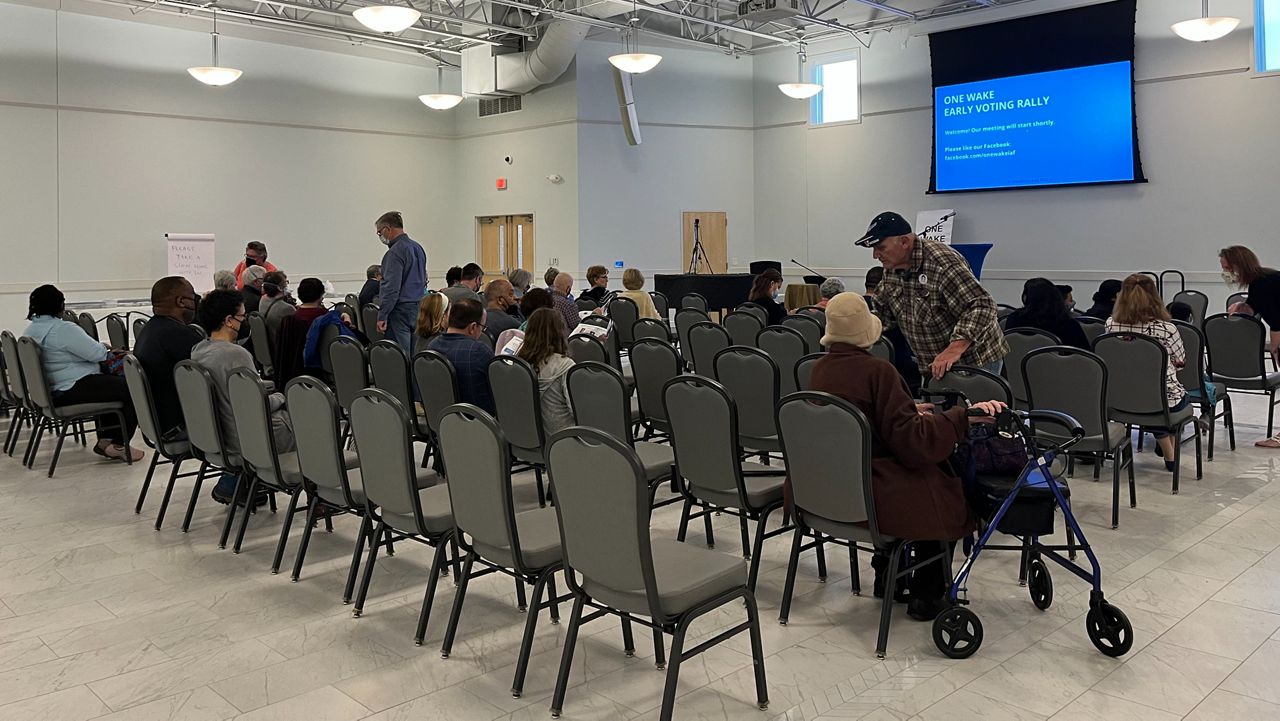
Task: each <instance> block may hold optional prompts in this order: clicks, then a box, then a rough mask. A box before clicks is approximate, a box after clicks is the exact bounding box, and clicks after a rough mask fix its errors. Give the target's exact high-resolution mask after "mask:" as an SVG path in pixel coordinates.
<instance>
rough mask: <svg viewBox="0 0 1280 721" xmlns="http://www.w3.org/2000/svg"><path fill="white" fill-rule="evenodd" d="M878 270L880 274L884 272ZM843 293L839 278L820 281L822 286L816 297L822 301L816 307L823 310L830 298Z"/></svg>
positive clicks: (842, 283) (819, 287)
mask: <svg viewBox="0 0 1280 721" xmlns="http://www.w3.org/2000/svg"><path fill="white" fill-rule="evenodd" d="M880 270H881V272H884V269H883V268H881V269H880ZM843 292H844V281H843V280H840V279H839V278H827V279H826V280H824V281H822V285H820V286H818V295H820V296H822V299H821V300H819V301H818V307H819V308H822V309H824V310H825V309H826V307H827V303H830V302H831V299H832V298H834V297H836V296H837V295H840V294H841V293H843Z"/></svg>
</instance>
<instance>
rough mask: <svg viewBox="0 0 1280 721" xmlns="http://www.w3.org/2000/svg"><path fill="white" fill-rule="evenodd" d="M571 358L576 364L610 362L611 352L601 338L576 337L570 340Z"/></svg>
mask: <svg viewBox="0 0 1280 721" xmlns="http://www.w3.org/2000/svg"><path fill="white" fill-rule="evenodd" d="M568 355H569V357H570V358H572V359H573V362H574V363H582V362H584V361H597V362H599V363H608V362H609V352H608V351H607V350H605V347H604V343H601V342H600V339H599V338H596V337H594V336H589V335H575V336H571V337H570V338H569V353H568Z"/></svg>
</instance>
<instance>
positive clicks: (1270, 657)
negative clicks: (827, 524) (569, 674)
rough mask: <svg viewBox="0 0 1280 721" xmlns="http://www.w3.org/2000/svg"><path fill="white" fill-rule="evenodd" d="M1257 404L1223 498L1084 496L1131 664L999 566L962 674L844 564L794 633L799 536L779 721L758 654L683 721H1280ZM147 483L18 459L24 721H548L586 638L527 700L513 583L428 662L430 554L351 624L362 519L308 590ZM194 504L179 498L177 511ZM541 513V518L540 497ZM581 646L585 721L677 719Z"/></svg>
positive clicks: (780, 636)
mask: <svg viewBox="0 0 1280 721" xmlns="http://www.w3.org/2000/svg"><path fill="white" fill-rule="evenodd" d="M1236 403H1237V408H1239V409H1240V410H1239V412H1238V415H1239V417H1240V420H1241V422H1240V424H1239V428H1238V430H1239V438H1240V441H1241V445H1240V447H1239V450H1238V451H1236V452H1235V453H1232V452H1230V451H1228V450H1227V449H1226V443H1225V439H1223V440H1222V442H1221V444H1220V446H1219V450H1218V456H1217V459H1216V460H1215V461H1213V462H1212V463H1206V464H1205V477H1204V479H1203V480H1201V481H1196V480H1194V478H1193V474H1192V473H1191V472H1190V468H1191V464H1190V462H1188V463H1187V468H1188V473H1187V474H1186V475H1184V480H1183V483H1182V494H1181V495H1179V496H1171V495H1170V494H1169V476H1168V474H1167V473H1165V472H1164V471H1163V470H1162V469H1159V467H1158V459H1156V458H1154V457H1153V456H1152V455H1151V453H1149V452H1148V453H1142V454H1139V455H1138V460H1137V463H1138V472H1139V499H1138V500H1139V504H1140V505H1139V507H1138V508H1137V509H1136V510H1130V509H1128V508H1127V507H1126V508H1123V509H1122V512H1121V526H1120V529H1119V530H1117V531H1112V530H1110V529H1109V528H1108V527H1107V519H1108V517H1109V508H1110V506H1109V504H1110V489H1109V484H1107V483H1105V482H1104V483H1100V484H1094V483H1092V482H1090V480H1089V479H1088V477H1087V475H1081V476H1080V477H1079V478H1078V479H1077V480H1076V481H1075V482H1073V484H1072V490H1073V493H1074V497H1075V498H1074V504H1075V508H1076V512H1077V514H1078V515H1079V517H1080V519H1081V521H1082V523H1083V524H1084V527H1085V530H1086V533H1087V534H1089V536H1090V540H1091V541H1092V542H1093V543H1094V544H1096V550H1097V552H1098V554H1099V556H1100V557H1101V559H1102V562H1103V579H1104V588H1105V590H1106V593H1107V596H1108V598H1109V599H1111V600H1112V601H1113V602H1114V603H1115V604H1117V605H1118V606H1120V607H1121V608H1122V609H1123V610H1124V611H1125V612H1126V613H1127V614H1128V616H1129V618H1130V619H1131V620H1132V621H1133V624H1134V626H1135V627H1136V629H1137V631H1136V642H1135V644H1134V648H1133V650H1132V651H1131V652H1130V653H1129V655H1128V656H1126V657H1125V658H1123V659H1110V658H1107V657H1105V656H1103V655H1101V654H1099V653H1098V652H1096V651H1095V650H1094V649H1093V647H1092V646H1091V645H1090V643H1089V641H1088V639H1087V637H1086V635H1085V631H1084V615H1085V612H1086V611H1087V609H1088V606H1087V603H1088V594H1087V587H1086V586H1085V585H1084V584H1083V583H1081V582H1079V581H1077V580H1075V579H1073V578H1071V577H1070V576H1069V574H1067V573H1066V572H1065V571H1063V570H1060V569H1059V570H1057V571H1056V572H1055V574H1054V580H1055V582H1056V599H1055V602H1054V604H1053V606H1052V607H1051V608H1050V609H1049V610H1048V611H1044V612H1041V611H1038V610H1036V609H1035V608H1034V607H1033V606H1032V604H1031V603H1030V601H1029V598H1028V596H1027V593H1026V590H1025V589H1023V588H1020V587H1019V586H1018V585H1017V581H1016V565H1015V559H1014V557H1013V555H1012V554H992V555H991V556H986V557H984V558H983V560H982V562H981V563H979V565H978V566H977V570H976V572H975V577H974V580H973V582H972V584H971V587H970V588H971V593H970V598H971V599H972V600H973V602H974V603H973V605H972V606H971V608H972V609H973V610H974V611H975V612H976V613H978V614H979V615H980V616H981V618H982V621H983V624H984V626H985V630H986V640H985V642H984V645H983V646H982V648H981V650H980V651H979V652H978V653H977V655H976V656H974V657H973V658H970V659H968V660H963V661H953V660H949V659H946V658H944V657H942V656H941V655H940V654H939V653H938V652H937V651H936V650H935V648H934V647H933V643H932V641H931V638H930V634H929V625H928V624H919V623H915V622H913V621H911V620H910V619H908V618H907V617H906V616H905V614H903V613H902V612H901V609H899V612H898V616H897V617H896V618H895V621H894V626H893V631H892V636H891V638H890V649H889V657H888V658H887V659H885V660H883V661H879V660H877V659H876V658H875V655H874V653H873V646H874V642H875V625H876V620H877V611H878V605H877V604H876V603H874V602H873V601H872V599H871V598H870V597H869V596H868V597H861V598H859V597H855V596H853V595H851V594H850V592H849V583H848V569H847V568H845V569H844V571H843V573H842V572H841V570H840V569H841V565H842V564H840V563H835V562H833V563H832V566H831V570H832V574H831V577H830V579H829V582H828V583H826V584H819V583H818V582H817V580H816V578H815V567H814V564H813V560H812V557H808V558H806V559H805V562H804V568H803V569H802V573H801V577H800V579H799V581H798V586H797V594H798V595H797V597H796V600H795V604H794V607H793V610H792V613H791V622H790V624H789V625H787V626H785V627H783V626H779V625H778V624H777V623H776V615H777V607H778V602H779V596H780V590H781V586H782V581H783V576H784V571H785V568H784V559H785V554H786V551H787V547H788V545H789V543H788V541H787V539H785V538H778V539H775V540H772V541H771V542H770V543H768V544H767V546H766V552H765V558H764V561H763V567H762V572H761V579H760V588H759V592H758V596H759V599H760V604H761V610H762V618H763V619H764V623H763V633H764V646H765V651H766V653H767V655H768V657H767V660H766V667H767V673H768V683H769V694H770V697H771V701H772V704H771V706H770V709H769V710H768V711H759V710H758V709H756V707H755V704H754V690H753V684H752V670H751V658H750V647H749V644H748V642H747V639H746V638H745V637H739V638H735V639H733V640H732V641H730V642H728V643H726V644H723V645H720V646H717V647H715V648H714V649H712V650H711V651H709V652H707V653H705V654H703V655H701V656H698V657H696V658H695V659H693V660H691V661H689V662H688V663H687V664H686V665H685V666H684V668H683V672H682V674H681V682H680V692H681V696H680V698H679V700H678V702H677V706H676V716H677V718H680V719H694V718H710V719H761V720H765V719H774V718H780V719H795V720H799V719H806V720H808V719H855V718H862V719H876V720H881V719H883V720H886V721H891V720H895V719H915V718H918V719H926V720H930V721H932V720H934V719H946V720H955V719H979V718H981V719H1044V718H1052V719H1055V721H1062V720H1064V719H1090V720H1092V719H1126V720H1127V719H1144V720H1145V719H1151V720H1162V719H1177V718H1187V719H1195V720H1196V721H1208V720H1210V719H1229V720H1230V721H1245V720H1247V719H1280V683H1277V682H1276V669H1277V668H1280V551H1278V550H1277V549H1278V548H1280V454H1277V453H1276V452H1274V451H1263V450H1259V449H1255V448H1253V447H1252V445H1251V444H1252V441H1253V440H1255V439H1256V438H1258V437H1259V436H1260V435H1261V430H1260V428H1259V427H1258V425H1257V424H1258V423H1259V420H1260V419H1261V417H1262V412H1263V411H1262V404H1261V402H1260V401H1259V400H1258V399H1256V398H1252V397H1243V398H1239V399H1238V400H1237V401H1236ZM0 427H3V422H0ZM46 462H47V456H43V457H42V458H41V461H40V463H39V465H38V468H42V467H43V466H44V465H46ZM1087 470H1088V469H1087V467H1086V469H1085V473H1086V474H1087ZM1106 470H1107V471H1108V472H1109V470H1110V469H1109V468H1107V469H1106ZM142 471H143V468H142V467H138V466H135V467H134V469H128V468H126V467H124V466H122V465H117V464H108V463H104V462H100V459H98V458H97V457H96V456H93V455H92V454H90V453H88V452H87V451H85V450H84V449H81V448H79V447H74V448H71V449H70V450H69V451H68V452H67V453H66V454H65V455H64V458H63V461H62V464H61V465H60V467H59V469H58V475H57V477H55V478H53V479H51V480H50V479H46V478H45V476H44V473H43V471H41V470H37V471H25V470H23V469H22V468H20V467H19V464H18V463H17V461H15V460H12V459H8V458H0V718H3V719H15V720H16V719H22V720H36V719H56V720H58V721H83V720H87V719H97V718H102V719H110V720H111V721H124V720H125V719H129V720H131V721H144V720H145V721H161V720H167V719H188V720H192V721H196V720H199V721H217V720H220V719H230V718H243V719H254V720H255V721H266V720H268V719H307V720H308V721H353V720H354V719H362V718H369V719H377V720H378V721H409V720H414V721H422V720H431V719H451V720H457V721H462V720H468V719H475V720H477V721H488V720H490V719H499V718H504V719H525V718H529V719H539V718H548V717H549V714H548V705H549V704H548V699H549V696H550V693H551V687H552V683H553V681H554V678H555V671H556V667H557V663H558V661H559V657H560V644H561V642H562V639H563V637H564V627H563V626H552V625H550V624H548V623H546V622H544V623H543V624H542V625H541V626H540V627H539V628H538V633H537V637H536V643H535V648H534V657H533V660H532V663H531V667H530V673H529V678H528V681H527V684H526V688H525V695H524V696H523V697H522V698H519V699H513V698H512V697H511V695H510V693H509V691H508V689H509V687H510V681H511V675H512V669H513V666H512V664H513V663H514V660H515V652H516V647H517V644H518V643H519V634H520V630H521V625H522V621H523V616H522V615H521V614H519V613H518V612H517V611H516V610H515V609H514V590H513V588H512V586H511V584H510V582H509V581H503V580H499V579H495V578H494V577H492V576H490V577H486V578H484V579H481V580H479V581H477V582H475V583H473V584H472V591H471V593H469V594H468V603H467V609H466V613H465V614H464V617H463V622H462V626H461V629H460V633H459V640H458V643H457V644H456V646H455V648H454V653H453V655H452V657H451V658H449V659H447V660H444V659H441V658H440V655H439V653H438V647H439V641H440V637H441V635H442V633H443V628H444V618H445V614H446V611H447V609H448V605H449V603H450V601H451V600H452V597H453V586H452V584H451V583H449V582H445V583H443V584H442V585H441V588H440V592H439V595H438V597H437V605H436V608H437V610H438V611H437V613H436V615H435V616H434V617H433V621H432V624H431V628H430V629H429V634H428V636H429V637H428V641H427V643H426V645H424V646H423V647H421V648H420V647H417V646H415V645H414V644H413V641H412V638H411V636H412V633H413V627H414V623H415V620H416V614H417V608H418V604H419V603H420V600H421V590H422V588H423V585H424V583H425V573H426V570H425V569H426V565H425V564H426V563H427V561H428V560H429V557H428V556H427V553H426V551H427V550H428V549H424V548H420V547H410V546H413V545H414V544H409V543H404V544H400V545H399V546H398V547H397V550H398V553H397V555H396V556H395V557H394V558H391V559H387V560H384V561H381V562H380V564H379V566H378V571H377V574H376V575H375V577H374V585H373V590H372V593H371V595H370V599H369V601H368V603H367V605H366V611H365V615H364V617H362V618H360V619H353V618H352V617H351V614H350V607H348V606H343V605H341V603H340V601H339V598H340V595H341V589H342V584H343V580H344V577H345V572H346V565H347V562H348V559H349V556H350V549H351V542H352V538H353V535H354V532H355V529H356V523H354V522H353V521H352V520H351V519H342V520H340V521H339V522H338V523H337V524H336V525H337V528H336V529H335V532H334V533H333V534H332V535H330V534H325V533H317V534H316V535H315V536H314V538H313V541H312V546H311V551H310V554H309V559H308V565H307V568H306V570H305V572H304V577H303V578H302V580H301V582H300V583H297V584H294V583H290V582H289V578H288V575H287V574H281V575H279V576H272V575H270V574H269V573H268V571H267V569H268V566H269V563H270V555H271V552H272V550H273V548H274V545H275V537H276V534H277V532H278V528H279V520H280V519H279V517H277V516H271V515H270V514H266V513H263V514H259V515H258V516H256V517H255V519H254V521H253V523H252V524H251V527H250V530H249V536H248V539H247V541H246V545H245V551H244V552H243V553H241V554H240V555H233V554H232V553H231V552H230V551H219V550H217V548H216V545H215V541H216V535H217V526H218V524H219V522H220V521H221V519H222V510H223V507H222V506H218V505H216V504H214V503H212V502H210V501H209V499H208V498H207V497H206V498H204V499H202V500H201V503H200V506H199V507H198V509H197V512H196V519H195V522H194V524H193V527H192V530H191V533H189V534H185V535H184V534H182V533H181V532H180V531H179V530H178V523H180V520H181V517H180V511H179V512H171V515H170V518H169V521H168V523H167V525H166V526H165V528H164V530H162V531H160V532H158V533H157V532H156V531H154V530H152V527H151V524H152V521H153V518H154V513H155V509H156V506H157V503H158V500H159V495H160V491H159V490H156V489H154V488H153V491H152V496H151V498H150V499H149V500H148V503H147V506H146V508H145V509H144V511H143V514H142V515H141V516H135V515H134V514H133V503H134V498H135V495H136V493H137V490H138V487H139V485H140V481H141V473H142ZM187 488H188V486H187V485H185V483H180V486H179V491H178V493H177V494H175V498H176V499H177V500H176V501H175V508H176V507H177V506H180V505H181V504H182V503H184V502H185V500H186V494H187V490H186V489H187ZM519 494H520V497H521V499H522V501H523V502H524V503H531V502H532V498H533V493H532V485H531V483H529V482H528V480H527V479H522V480H521V483H520V487H519ZM676 508H677V507H674V506H673V507H668V508H664V509H662V510H661V511H660V512H658V513H657V514H656V515H655V518H654V527H655V532H657V533H662V534H671V533H673V532H674V531H673V529H674V527H675V523H676V520H677V516H678V514H677V511H676ZM717 522H718V524H719V526H718V527H719V528H720V536H721V540H722V545H721V549H722V550H727V551H732V550H733V548H732V547H731V544H732V542H733V539H736V537H737V529H736V524H735V523H734V522H733V519H730V518H728V517H725V518H721V519H717ZM300 525H301V524H300V523H298V524H295V533H294V537H293V543H294V544H295V545H292V546H291V547H290V553H289V555H288V556H287V560H291V559H292V551H293V549H294V548H296V541H297V535H298V533H299V532H300V528H299V527H300ZM691 538H692V539H693V540H692V542H694V543H701V542H702V541H701V540H700V538H701V537H700V534H696V533H694V534H691ZM833 557H834V556H833ZM863 562H864V568H863V577H864V579H868V582H869V578H870V571H869V569H868V568H866V567H865V562H866V558H865V557H864V558H863ZM740 618H741V609H739V608H736V607H730V608H726V609H723V610H721V611H720V612H717V613H715V614H713V615H712V616H710V617H707V618H705V619H703V622H702V623H701V624H700V626H699V627H698V628H696V635H697V636H698V637H699V638H704V637H709V636H711V635H713V634H714V633H715V632H717V631H718V630H720V629H722V628H724V627H727V626H728V625H731V624H733V623H736V622H737V621H738V620H740ZM583 633H584V635H583V636H582V637H581V638H580V645H579V651H578V654H577V656H576V659H575V661H576V663H575V667H574V676H573V678H574V683H573V685H572V686H571V688H570V692H569V696H568V699H567V703H566V707H565V717H566V718H574V719H582V718H593V719H623V718H633V717H634V718H656V717H657V707H658V705H659V703H660V701H661V688H662V674H661V673H660V672H658V671H656V670H654V667H653V664H652V655H653V651H652V648H650V649H648V650H647V651H646V650H645V649H644V643H639V644H638V645H639V646H640V651H639V653H638V655H637V657H636V658H626V657H625V656H624V655H623V653H622V651H621V643H620V637H619V633H618V626H617V624H616V622H614V621H609V620H602V621H597V622H595V623H592V624H590V625H588V626H587V627H585V629H584V631H583ZM642 638H643V637H642Z"/></svg>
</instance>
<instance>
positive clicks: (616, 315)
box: [606, 296, 640, 350]
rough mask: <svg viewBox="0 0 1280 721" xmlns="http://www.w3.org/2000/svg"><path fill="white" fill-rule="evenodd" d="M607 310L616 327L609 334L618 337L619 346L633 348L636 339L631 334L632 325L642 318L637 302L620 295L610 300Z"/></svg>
mask: <svg viewBox="0 0 1280 721" xmlns="http://www.w3.org/2000/svg"><path fill="white" fill-rule="evenodd" d="M606 311H607V313H608V315H609V318H610V320H612V321H613V328H614V332H613V333H610V334H609V335H610V336H611V337H612V336H616V337H617V339H618V346H619V347H620V348H621V349H622V350H631V343H632V341H634V340H635V336H633V335H632V334H631V331H632V326H634V325H635V323H636V321H637V320H640V309H639V308H637V307H636V302H635V301H634V300H631V299H630V298H623V297H621V296H619V297H616V298H614V299H613V300H611V301H610V302H609V305H608V307H607V308H606Z"/></svg>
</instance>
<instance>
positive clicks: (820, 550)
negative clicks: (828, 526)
mask: <svg viewBox="0 0 1280 721" xmlns="http://www.w3.org/2000/svg"><path fill="white" fill-rule="evenodd" d="M813 537H814V538H815V539H817V541H818V545H817V547H816V548H814V549H813V550H814V560H815V561H817V562H818V583H826V582H827V543H826V541H825V540H824V539H823V537H822V534H821V533H815V534H813ZM753 592H754V591H753Z"/></svg>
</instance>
